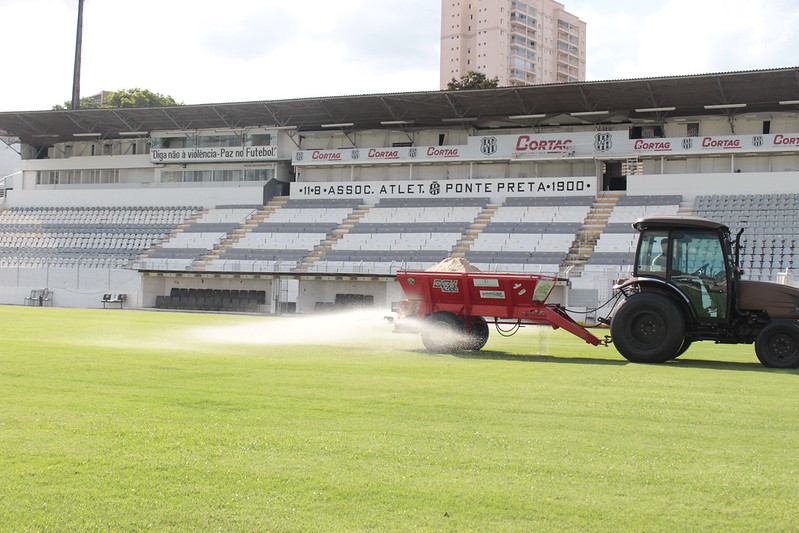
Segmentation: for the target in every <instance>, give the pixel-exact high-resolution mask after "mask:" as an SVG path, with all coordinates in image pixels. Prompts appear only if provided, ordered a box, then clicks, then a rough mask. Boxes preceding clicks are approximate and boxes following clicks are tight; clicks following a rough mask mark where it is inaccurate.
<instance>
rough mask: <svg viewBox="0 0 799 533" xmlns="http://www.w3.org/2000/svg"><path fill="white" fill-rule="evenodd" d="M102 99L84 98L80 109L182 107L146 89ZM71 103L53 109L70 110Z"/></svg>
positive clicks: (119, 91)
mask: <svg viewBox="0 0 799 533" xmlns="http://www.w3.org/2000/svg"><path fill="white" fill-rule="evenodd" d="M102 96H103V98H97V97H94V96H85V97H83V98H81V99H80V108H81V109H96V108H101V107H159V106H169V105H182V103H181V102H176V101H175V99H174V98H172V97H171V96H168V95H163V94H160V93H154V92H152V91H150V90H148V89H139V88H136V89H120V90H118V91H114V92H111V93H103V95H102ZM71 107H72V102H64V105H54V106H53V109H55V110H61V109H70V108H71Z"/></svg>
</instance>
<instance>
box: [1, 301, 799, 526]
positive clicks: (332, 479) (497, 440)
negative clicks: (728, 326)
mask: <svg viewBox="0 0 799 533" xmlns="http://www.w3.org/2000/svg"><path fill="white" fill-rule="evenodd" d="M0 324H2V326H1V327H2V334H0V335H2V337H0V338H1V339H2V343H1V344H0V466H1V467H2V475H1V476H0V529H2V530H3V531H81V530H103V531H138V530H147V529H149V530H155V531H220V530H221V531H303V532H305V531H362V530H378V531H386V530H388V531H409V530H419V531H503V532H504V531H546V530H556V531H562V530H579V531H586V530H590V531H747V532H748V531H788V530H796V527H797V525H796V524H797V523H798V522H799V520H798V519H799V511H797V510H796V495H797V489H799V481H797V473H798V471H799V467H797V466H796V464H797V462H796V458H795V457H794V456H793V452H792V451H791V450H793V445H794V443H795V442H796V441H797V438H799V409H797V407H796V405H797V403H799V402H798V400H799V386H798V385H799V383H798V382H797V379H799V372H797V371H795V370H769V369H766V368H763V367H762V366H760V364H759V363H758V362H757V359H756V358H755V356H754V353H753V347H752V346H750V345H742V346H715V345H712V344H707V343H698V344H695V345H694V346H693V347H692V348H691V349H690V350H689V351H688V352H687V353H686V354H684V355H683V356H682V357H680V359H678V360H676V361H674V362H670V363H668V364H664V365H636V364H630V363H627V362H626V361H625V360H623V359H622V358H621V357H620V356H619V355H618V353H616V351H615V350H614V349H613V348H612V347H611V348H602V347H598V348H595V347H592V346H589V345H587V344H585V343H583V342H582V341H580V340H579V339H577V338H576V337H573V336H570V335H568V334H565V333H563V332H554V331H552V330H549V329H545V328H528V329H525V330H522V332H521V333H520V334H518V335H516V336H515V337H511V338H502V337H500V336H498V335H497V334H496V332H494V331H493V330H492V335H491V338H490V340H489V342H488V344H487V346H486V348H485V349H484V350H483V351H482V352H478V353H475V354H467V355H460V356H452V355H435V354H429V353H427V352H425V351H424V350H423V349H422V345H421V342H420V340H419V338H418V336H415V335H398V334H393V333H391V327H390V326H389V325H388V324H386V323H384V322H382V321H381V320H380V318H379V317H367V316H355V317H352V318H350V319H347V320H345V319H343V318H341V317H316V318H299V319H297V318H264V317H247V316H232V315H211V314H188V313H166V312H143V311H128V310H124V311H119V310H75V309H57V308H56V309H53V308H26V307H10V306H6V307H0ZM601 334H604V332H601Z"/></svg>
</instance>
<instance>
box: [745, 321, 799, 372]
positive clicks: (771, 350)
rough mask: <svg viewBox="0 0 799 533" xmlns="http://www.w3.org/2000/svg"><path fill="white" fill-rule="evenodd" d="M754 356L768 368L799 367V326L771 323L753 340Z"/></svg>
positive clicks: (790, 323) (791, 323) (786, 323)
mask: <svg viewBox="0 0 799 533" xmlns="http://www.w3.org/2000/svg"><path fill="white" fill-rule="evenodd" d="M755 354H757V358H758V359H759V360H760V362H761V363H763V366H767V367H769V368H797V367H799V325H797V324H796V322H773V323H771V324H769V325H768V326H766V327H765V328H763V329H762V330H761V331H760V333H759V334H758V336H757V338H756V339H755Z"/></svg>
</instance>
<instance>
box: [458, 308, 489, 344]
mask: <svg viewBox="0 0 799 533" xmlns="http://www.w3.org/2000/svg"><path fill="white" fill-rule="evenodd" d="M463 330H464V331H465V332H466V335H467V336H468V338H467V340H466V344H465V346H464V349H466V350H475V351H476V350H480V349H482V348H483V346H485V345H486V343H487V342H488V322H486V319H485V318H483V317H481V316H467V317H464V318H463Z"/></svg>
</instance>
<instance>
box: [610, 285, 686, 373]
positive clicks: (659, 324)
mask: <svg viewBox="0 0 799 533" xmlns="http://www.w3.org/2000/svg"><path fill="white" fill-rule="evenodd" d="M610 334H611V337H612V338H613V344H614V345H615V346H616V349H617V350H618V351H619V353H620V354H621V355H622V356H624V358H625V359H627V360H628V361H632V362H634V363H663V362H665V361H668V360H669V359H674V358H675V357H677V356H678V355H679V354H680V353H681V352H680V349H681V348H682V347H683V345H684V343H685V317H684V316H683V313H682V311H680V308H679V307H678V306H677V304H676V303H675V302H674V301H673V300H672V299H670V298H669V297H668V296H665V295H663V294H659V293H654V292H639V293H637V294H633V295H632V296H630V297H629V298H627V299H626V300H625V301H624V303H622V305H621V307H619V309H618V311H616V314H615V315H614V317H613V320H612V321H611V323H610ZM686 348H687V346H686Z"/></svg>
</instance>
